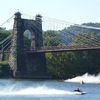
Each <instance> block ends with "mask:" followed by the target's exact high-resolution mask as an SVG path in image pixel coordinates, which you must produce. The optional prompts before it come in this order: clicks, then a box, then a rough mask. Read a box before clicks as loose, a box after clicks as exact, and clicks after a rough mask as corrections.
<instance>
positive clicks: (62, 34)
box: [44, 23, 100, 78]
mask: <svg viewBox="0 0 100 100" xmlns="http://www.w3.org/2000/svg"><path fill="white" fill-rule="evenodd" d="M84 25H89V26H95V27H96V26H97V27H100V24H97V23H96V24H94V23H87V24H84ZM99 33H100V32H99V31H98V30H94V29H85V28H80V27H76V26H71V27H68V28H67V29H63V30H61V31H58V32H55V31H53V32H52V31H49V32H45V33H44V38H45V41H44V43H46V44H45V45H46V46H49V45H53V43H52V42H51V41H52V39H53V38H55V37H59V38H56V39H55V42H57V41H58V40H59V41H60V43H61V44H65V45H68V44H69V43H73V44H74V45H84V44H87V45H89V46H92V45H96V44H95V43H96V42H95V39H96V40H97V41H98V42H99V41H100V34H99ZM69 34H71V35H70V36H73V38H72V37H68V36H69ZM90 38H91V39H90ZM65 40H66V41H65ZM55 42H54V43H55ZM57 43H58V44H56V45H59V42H57ZM97 45H98V44H97ZM46 59H47V65H48V70H49V73H50V74H51V75H52V76H53V77H55V78H69V77H70V78H71V77H75V76H78V75H83V74H85V73H87V72H88V73H90V74H98V73H99V72H100V50H93V51H76V52H62V53H61V52H60V53H59V52H58V53H47V54H46Z"/></svg>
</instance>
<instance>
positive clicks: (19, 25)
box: [9, 12, 49, 79]
mask: <svg viewBox="0 0 100 100" xmlns="http://www.w3.org/2000/svg"><path fill="white" fill-rule="evenodd" d="M27 29H28V30H30V31H31V32H32V36H33V37H34V38H33V40H32V42H31V48H28V50H30V49H31V50H36V49H37V48H41V47H42V46H43V37H42V20H41V16H40V15H37V16H36V19H35V20H29V19H22V18H21V14H20V12H17V13H16V14H15V20H14V28H13V37H12V44H11V50H10V52H11V53H10V57H9V64H10V67H11V69H12V71H13V76H14V77H15V78H35V79H36V78H38V79H39V78H40V79H42V78H43V79H44V78H49V76H48V74H47V68H46V58H45V54H44V53H42V52H41V53H37V52H27V50H26V51H25V48H24V43H25V41H24V32H25V30H27ZM31 50H30V51H31Z"/></svg>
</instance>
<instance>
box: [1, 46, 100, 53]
mask: <svg viewBox="0 0 100 100" xmlns="http://www.w3.org/2000/svg"><path fill="white" fill-rule="evenodd" d="M99 49H100V46H98V45H97V46H96V45H95V46H48V47H41V48H37V49H31V50H30V49H24V51H25V52H27V53H36V52H44V53H49V52H70V51H87V50H99ZM2 52H5V53H10V51H2V50H0V53H2Z"/></svg>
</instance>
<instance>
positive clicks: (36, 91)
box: [0, 86, 74, 96]
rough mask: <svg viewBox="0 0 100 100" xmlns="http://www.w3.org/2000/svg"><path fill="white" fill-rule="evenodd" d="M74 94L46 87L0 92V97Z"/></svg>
mask: <svg viewBox="0 0 100 100" xmlns="http://www.w3.org/2000/svg"><path fill="white" fill-rule="evenodd" d="M71 94H74V92H71V91H65V90H58V89H53V88H48V87H44V86H43V87H36V88H33V87H29V88H25V89H21V90H11V91H9V90H8V91H7V90H6V91H2V92H0V96H10V95H11V96H16V95H25V96H26V95H28V96H29V95H43V96H44V95H71Z"/></svg>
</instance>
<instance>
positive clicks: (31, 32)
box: [0, 12, 100, 78]
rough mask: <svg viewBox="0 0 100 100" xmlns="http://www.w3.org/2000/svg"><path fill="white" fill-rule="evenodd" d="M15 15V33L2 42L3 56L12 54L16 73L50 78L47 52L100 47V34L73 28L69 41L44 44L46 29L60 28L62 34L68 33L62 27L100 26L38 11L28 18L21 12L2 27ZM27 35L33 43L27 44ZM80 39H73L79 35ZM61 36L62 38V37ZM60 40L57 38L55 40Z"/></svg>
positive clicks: (13, 68) (0, 49) (12, 64)
mask: <svg viewBox="0 0 100 100" xmlns="http://www.w3.org/2000/svg"><path fill="white" fill-rule="evenodd" d="M13 18H14V24H13V29H12V34H10V35H9V36H8V37H7V38H6V39H4V40H3V41H1V42H0V58H1V59H2V57H3V53H8V54H9V65H10V67H11V69H12V70H13V75H14V77H24V78H27V77H32V78H47V77H48V75H47V68H46V59H45V53H48V52H63V51H66V52H68V51H83V50H97V49H100V39H99V36H97V35H95V34H90V35H89V34H86V33H85V34H81V33H79V34H78V35H77V34H71V33H70V32H69V33H67V37H66V35H65V36H63V38H64V39H65V40H64V41H66V43H65V44H63V43H62V44H61V45H49V46H46V45H44V40H43V34H44V32H46V31H48V30H49V31H53V32H58V33H59V36H60V37H61V36H62V35H64V34H66V32H63V31H62V30H64V29H67V28H68V27H70V26H75V27H78V28H85V29H93V30H98V32H99V30H100V28H99V27H93V26H87V25H79V24H74V23H69V22H66V21H61V20H60V21H59V20H55V19H50V18H46V17H43V16H41V15H36V16H35V19H25V18H22V17H21V13H20V12H17V13H15V15H13V16H12V17H10V18H9V19H7V21H5V22H4V23H3V24H1V26H0V27H2V26H3V25H5V24H6V23H7V22H9V21H10V20H12V19H13ZM25 36H28V37H29V38H30V46H28V47H25V39H24V38H25ZM78 36H80V37H79V38H78V41H79V42H78V43H77V42H75V41H73V40H74V38H75V37H78ZM60 39H61V38H60ZM55 41H56V40H55ZM81 41H82V42H81Z"/></svg>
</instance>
